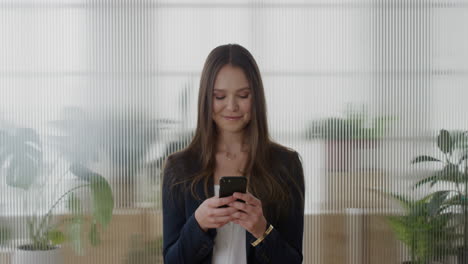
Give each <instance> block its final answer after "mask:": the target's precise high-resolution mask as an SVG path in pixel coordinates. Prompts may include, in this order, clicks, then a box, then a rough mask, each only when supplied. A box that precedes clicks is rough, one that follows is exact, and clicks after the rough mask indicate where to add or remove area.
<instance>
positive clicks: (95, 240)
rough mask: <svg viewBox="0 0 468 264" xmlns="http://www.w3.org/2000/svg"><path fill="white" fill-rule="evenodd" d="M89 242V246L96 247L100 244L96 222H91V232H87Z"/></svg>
mask: <svg viewBox="0 0 468 264" xmlns="http://www.w3.org/2000/svg"><path fill="white" fill-rule="evenodd" d="M89 241H91V245H93V246H97V245H99V244H100V243H101V238H100V235H99V231H98V230H97V225H96V222H93V223H92V225H91V230H90V231H89Z"/></svg>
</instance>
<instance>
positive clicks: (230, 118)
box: [223, 116, 242, 120]
mask: <svg viewBox="0 0 468 264" xmlns="http://www.w3.org/2000/svg"><path fill="white" fill-rule="evenodd" d="M223 117H224V118H225V119H228V120H237V119H240V118H241V117H242V116H223Z"/></svg>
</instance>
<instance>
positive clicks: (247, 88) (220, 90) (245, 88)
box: [214, 87, 250, 92]
mask: <svg viewBox="0 0 468 264" xmlns="http://www.w3.org/2000/svg"><path fill="white" fill-rule="evenodd" d="M214 90H215V91H219V92H223V91H224V90H223V89H216V88H215V89H214ZM243 90H250V87H244V88H240V89H237V90H236V92H239V91H243Z"/></svg>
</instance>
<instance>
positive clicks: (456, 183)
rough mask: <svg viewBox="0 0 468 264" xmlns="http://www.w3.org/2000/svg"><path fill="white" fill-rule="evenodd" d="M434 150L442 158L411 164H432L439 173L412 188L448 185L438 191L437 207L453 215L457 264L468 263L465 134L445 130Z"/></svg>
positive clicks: (467, 142)
mask: <svg viewBox="0 0 468 264" xmlns="http://www.w3.org/2000/svg"><path fill="white" fill-rule="evenodd" d="M437 147H438V149H439V151H440V153H441V154H442V155H441V156H442V158H436V157H433V156H429V155H421V156H418V157H416V158H415V159H414V160H413V161H412V163H413V164H416V163H423V162H424V163H425V162H434V163H437V164H439V165H441V169H439V170H436V171H434V172H433V173H431V174H430V175H429V176H427V177H424V178H423V179H422V180H420V181H418V182H417V183H416V184H415V185H414V188H419V187H421V186H423V185H426V184H430V187H433V186H434V185H435V184H437V183H439V182H445V183H450V184H449V185H447V184H446V185H444V186H450V187H451V188H448V189H445V190H442V191H438V192H441V193H445V194H446V195H445V196H444V200H443V203H441V204H440V206H441V207H443V208H447V210H451V211H453V212H454V213H456V216H457V217H456V220H457V223H458V225H459V229H460V230H461V237H460V238H457V239H456V240H455V242H456V244H457V245H458V251H457V255H458V262H459V263H467V262H468V138H467V134H466V132H460V131H453V132H449V131H447V130H445V129H442V130H440V132H439V135H438V136H437Z"/></svg>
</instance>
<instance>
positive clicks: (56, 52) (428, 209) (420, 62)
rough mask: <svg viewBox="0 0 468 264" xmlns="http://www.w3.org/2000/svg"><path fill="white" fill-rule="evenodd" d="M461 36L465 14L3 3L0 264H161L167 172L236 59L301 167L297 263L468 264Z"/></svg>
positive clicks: (466, 107) (344, 6)
mask: <svg viewBox="0 0 468 264" xmlns="http://www.w3.org/2000/svg"><path fill="white" fill-rule="evenodd" d="M467 25H468V1H466V0H440V1H432V0H374V1H367V0H333V1H329V0H308V1H305V0H304V1H288V0H263V1H262V0H236V1H234V0H225V1H208V0H206V1H204V0H203V1H202V0H198V1H197V0H174V1H162V0H159V1H158V0H16V1H13V0H0V244H1V245H0V263H1V264H4V263H5V264H9V263H28V262H25V260H24V259H21V258H23V257H24V256H23V255H22V254H23V253H24V252H23V251H24V250H19V249H18V248H19V247H21V246H22V245H25V244H30V245H31V244H33V245H34V246H35V247H36V249H37V248H41V249H49V248H47V245H48V244H50V243H51V242H55V243H57V244H59V245H61V246H60V248H61V250H60V251H59V252H60V253H59V254H61V256H62V260H61V261H59V262H57V263H162V262H163V257H162V206H161V170H162V166H163V161H164V160H165V158H166V157H167V156H168V155H169V154H171V153H173V152H175V151H178V150H180V149H183V148H184V147H185V146H187V144H188V143H189V142H190V140H191V138H192V135H193V133H194V129H195V127H196V120H197V96H198V89H199V82H200V75H201V70H202V67H203V63H204V61H205V59H206V57H207V55H208V53H209V52H210V51H211V50H212V49H213V48H215V47H216V46H218V45H221V44H227V43H238V44H241V45H242V46H244V47H246V48H247V49H248V50H249V51H250V52H251V53H252V54H253V56H254V57H255V59H256V60H257V63H258V65H259V67H260V71H261V74H262V77H263V83H264V87H265V94H266V99H267V107H268V121H269V126H270V131H271V134H272V137H273V139H274V140H276V141H277V142H279V143H281V144H283V145H285V146H288V147H291V148H293V149H295V150H296V151H298V152H299V154H300V155H301V157H302V165H303V168H304V175H305V190H306V195H305V216H304V217H305V218H304V219H305V221H304V236H303V259H304V260H303V263H317V264H322V263H325V264H328V263H330V264H335V263H336V264H338V263H352V264H372V263H379V264H380V263H384V264H385V263H468V202H467V201H468V195H467V192H468V189H467V188H466V187H467V184H468V176H467V175H468V170H466V168H467V163H468V159H465V157H466V155H468V145H467V144H466V141H465V140H466V139H467V138H466V137H467V135H466V133H465V132H466V131H467V130H468V119H467V113H468V104H467V103H466V102H467V99H468V63H467V62H468V26H467ZM425 179H426V180H425ZM34 252H36V253H37V252H38V251H37V250H36V251H34ZM41 252H42V253H44V254H46V253H51V252H54V251H53V250H43V251H41ZM53 254H55V253H51V254H50V255H49V258H51V259H52V258H58V257H54V256H53ZM33 259H34V260H35V261H36V262H34V263H37V261H38V259H39V257H37V256H35V257H33ZM15 261H16V262H15ZM51 261H52V260H50V259H49V260H48V262H47V263H53V262H51ZM405 261H406V262H405ZM408 261H412V262H408ZM418 261H419V262H418ZM31 263H32V262H31Z"/></svg>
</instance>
